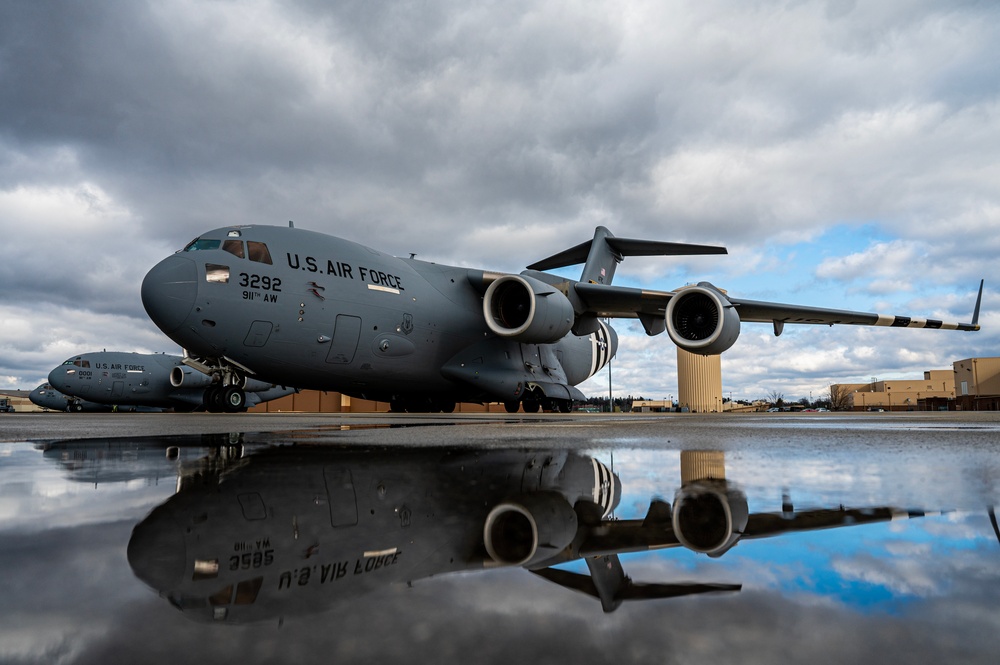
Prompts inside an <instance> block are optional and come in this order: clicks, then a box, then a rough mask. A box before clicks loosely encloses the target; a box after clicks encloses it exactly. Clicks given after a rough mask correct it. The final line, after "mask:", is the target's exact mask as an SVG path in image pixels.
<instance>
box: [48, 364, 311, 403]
mask: <svg viewBox="0 0 1000 665" xmlns="http://www.w3.org/2000/svg"><path fill="white" fill-rule="evenodd" d="M49 385H50V386H52V387H54V388H55V389H57V390H59V391H60V392H62V393H65V394H66V395H69V396H70V398H71V399H70V400H69V401H68V403H67V405H66V406H65V407H64V410H66V411H83V410H85V409H84V404H85V403H86V402H93V403H97V404H103V405H107V406H114V407H118V410H122V411H127V410H135V409H136V408H158V409H165V408H170V409H175V410H177V411H194V410H196V409H201V408H204V409H205V410H207V411H213V412H219V411H230V412H235V411H240V410H246V409H247V408H248V407H251V406H255V405H257V404H261V403H263V402H267V401H270V400H273V399H278V398H279V397H284V396H285V395H291V394H292V393H294V392H295V388H289V387H285V386H281V385H275V384H271V383H265V382H263V381H258V380H257V379H250V378H248V379H247V380H246V381H245V383H242V384H241V385H240V390H242V391H244V395H245V398H244V399H243V400H242V401H241V403H240V404H239V405H233V404H231V403H227V402H223V401H222V399H221V398H222V396H223V393H222V390H220V389H218V388H217V387H216V386H215V385H213V378H212V377H211V376H208V375H206V374H203V373H201V372H198V371H195V370H193V369H191V367H189V366H188V365H185V364H184V363H183V358H181V357H180V356H174V355H168V354H163V353H129V352H124V351H98V352H94V353H84V354H81V355H78V356H73V357H72V358H70V359H68V360H66V362H64V363H63V364H61V365H59V366H58V367H56V368H55V369H53V370H52V371H51V372H49Z"/></svg>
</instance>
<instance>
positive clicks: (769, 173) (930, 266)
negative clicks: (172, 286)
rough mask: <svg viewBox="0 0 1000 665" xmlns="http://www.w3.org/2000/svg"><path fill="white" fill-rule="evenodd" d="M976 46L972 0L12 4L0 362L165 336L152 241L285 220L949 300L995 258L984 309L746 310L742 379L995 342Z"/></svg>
mask: <svg viewBox="0 0 1000 665" xmlns="http://www.w3.org/2000/svg"><path fill="white" fill-rule="evenodd" d="M998 61H1000V5H997V4H996V3H992V2H974V1H962V0H949V1H948V2H943V1H942V2H935V1H931V0H898V1H897V0H880V1H879V2H854V1H853V0H828V1H818V0H816V1H811V0H802V1H798V2H796V1H791V0H789V1H770V0H757V1H745V0H741V1H739V2H737V1H735V0H702V1H700V2H680V1H673V0H655V1H650V2H632V1H628V0H626V1H618V2H587V1H573V0H567V1H564V2H547V3H539V2H534V1H532V2H519V1H516V0H511V1H505V2H496V3H493V2H486V3H482V2H481V3H468V2H455V1H453V0H440V1H437V0H425V1H422V2H395V3H372V2H352V1H348V0H344V1H341V2H336V3H330V2H323V1H318V0H298V1H296V0H283V1H280V2H279V1H268V0H258V1H252V0H243V1H241V2H226V1H217V2H194V1H193V0H161V1H158V2H142V1H137V0H120V1H115V0H108V1H105V2H100V3H82V2H75V1H70V0H67V1H63V2H59V1H48V0H34V1H32V2H6V3H2V4H0V90H2V94H0V388H33V387H34V386H35V385H37V384H39V383H41V382H42V381H44V380H45V377H46V375H47V374H48V372H49V370H50V369H52V368H53V367H54V366H56V365H58V364H60V363H61V362H62V361H63V360H65V359H66V358H68V357H70V356H72V355H74V354H76V353H80V352H86V351H95V350H100V349H104V348H106V349H109V350H121V351H140V352H156V351H165V352H170V353H177V352H179V351H180V349H179V348H178V347H177V346H176V345H175V344H174V343H173V342H171V341H170V340H168V339H167V338H166V337H164V336H163V335H162V333H160V332H159V330H158V329H157V328H156V327H155V326H154V325H153V324H152V323H151V322H150V321H149V320H148V318H147V317H146V315H145V312H144V311H143V309H142V305H141V302H140V299H139V284H140V283H141V280H142V278H143V276H144V275H145V273H146V271H147V270H148V269H149V268H150V267H152V266H153V265H154V264H155V263H156V262H157V261H158V260H160V259H161V258H163V257H164V256H166V255H167V254H169V253H171V252H173V251H174V250H176V249H179V248H181V247H182V246H183V245H184V244H185V243H186V242H188V241H189V240H191V239H192V238H193V237H195V236H197V235H198V234H200V233H202V232H204V231H207V230H209V229H212V228H217V227H219V226H224V225H228V224H237V223H239V224H247V223H255V224H279V225H285V224H287V222H288V220H294V221H295V224H296V226H297V227H299V228H304V229H310V230H315V231H321V232H326V233H331V234H334V235H340V236H343V237H346V238H348V239H351V240H356V241H359V242H362V243H364V244H368V245H372V246H375V247H377V248H379V249H381V250H383V251H387V252H389V253H392V254H396V255H403V256H405V255H407V254H408V253H410V252H416V253H417V254H418V256H419V257H420V258H423V259H426V260H432V261H437V262H440V263H452V264H457V265H465V266H472V267H479V268H488V269H492V270H505V271H511V272H516V271H519V270H521V269H523V268H524V266H526V265H527V264H529V263H531V262H532V261H534V260H537V259H539V258H542V257H545V256H547V255H549V254H552V253H555V252H557V251H559V250H562V249H565V248H566V247H569V246H572V245H575V244H578V243H580V242H582V241H584V240H587V239H589V238H590V237H591V236H592V234H593V228H594V226H595V225H598V224H602V225H605V226H607V227H608V228H610V229H611V231H612V232H613V233H614V234H615V235H617V236H620V237H628V238H646V239H657V240H672V241H685V242H698V243H710V244H723V245H726V246H727V247H728V248H729V255H728V256H715V257H702V258H698V259H682V258H648V259H628V260H626V262H625V263H623V264H622V266H621V267H620V268H619V270H618V273H617V276H616V283H622V284H626V285H633V286H643V287H649V288H661V289H670V288H676V287H678V286H681V285H683V284H685V283H689V282H696V281H700V280H705V279H707V280H710V281H712V282H713V283H715V284H716V285H718V286H720V287H722V288H725V289H727V290H728V291H729V292H730V293H732V294H733V295H734V296H736V297H744V298H752V299H764V300H775V301H779V302H792V303H799V304H815V305H820V306H826V307H837V308H848V309H855V310H862V311H875V312H882V313H887V314H902V315H914V316H926V317H932V318H941V319H945V320H953V321H968V320H969V319H970V317H971V314H972V307H973V304H974V301H975V289H976V287H977V286H978V283H979V279H981V278H983V277H985V278H986V280H987V288H986V293H985V294H984V301H983V310H984V313H983V316H982V319H981V323H982V324H983V327H984V330H983V331H982V332H980V333H958V332H947V331H923V330H890V329H877V330H875V329H862V328H848V327H842V328H832V329H831V328H827V327H819V328H809V329H804V328H799V329H797V330H786V332H785V334H784V335H782V336H781V337H780V338H774V337H773V335H772V333H771V330H770V326H761V325H753V324H751V325H744V326H743V334H742V336H741V337H740V340H739V341H738V342H737V344H736V345H735V346H734V347H733V348H732V349H731V350H730V351H729V352H728V353H727V354H726V355H725V356H724V357H723V365H722V367H723V388H724V392H726V393H729V392H732V395H733V397H734V398H736V399H740V398H746V399H752V398H757V397H763V396H765V395H766V394H767V393H769V392H771V391H772V390H775V391H779V392H782V393H784V394H785V396H786V397H795V398H797V397H801V396H806V395H807V394H808V393H809V392H810V391H812V393H813V394H814V396H819V395H820V394H822V393H826V392H828V387H829V385H830V384H831V383H838V382H853V381H867V380H869V379H870V378H871V377H872V376H878V377H879V378H894V377H918V376H920V375H921V374H922V372H923V371H925V370H928V369H945V368H950V367H951V363H952V361H954V360H959V359H962V358H968V357H975V356H994V355H1000V350H998V342H1000V333H998V332H997V328H998V324H1000V316H998V315H997V310H998V309H1000V297H998V296H997V290H996V289H997V277H996V276H995V272H994V271H991V268H993V267H995V265H996V257H997V255H998V250H1000V233H998V231H1000V159H998V157H1000V103H998V102H1000V97H998V93H1000V69H998V68H997V66H996V63H997V62H998ZM570 274H572V273H570ZM576 276H578V275H576ZM616 328H617V329H618V330H619V333H620V335H621V345H620V348H619V354H618V358H617V359H616V360H615V362H614V363H613V370H612V372H613V375H612V381H613V384H614V389H615V391H616V393H622V394H625V393H630V394H633V395H636V396H638V395H644V396H646V397H650V398H662V397H666V396H667V395H668V394H674V395H676V392H677V389H676V386H677V380H676V373H675V369H676V362H675V350H674V347H673V345H672V344H671V342H670V341H669V339H668V338H667V337H666V335H661V336H658V337H653V338H647V337H646V336H645V334H644V333H643V332H642V330H641V328H640V327H639V326H638V324H637V323H632V322H625V321H622V322H619V324H618V325H616ZM607 383H608V379H607V372H606V371H605V372H603V373H601V374H600V375H598V376H597V377H595V378H594V379H591V381H589V382H588V383H586V384H585V385H584V386H582V387H583V388H584V391H585V392H587V393H588V394H598V393H600V392H602V391H603V392H606V390H607ZM727 396H728V395H727Z"/></svg>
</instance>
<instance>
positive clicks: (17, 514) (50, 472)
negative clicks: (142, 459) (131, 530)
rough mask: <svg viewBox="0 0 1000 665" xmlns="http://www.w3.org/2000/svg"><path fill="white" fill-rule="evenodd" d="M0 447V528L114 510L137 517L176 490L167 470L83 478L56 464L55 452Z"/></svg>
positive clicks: (80, 520)
mask: <svg viewBox="0 0 1000 665" xmlns="http://www.w3.org/2000/svg"><path fill="white" fill-rule="evenodd" d="M0 449H2V451H3V473H2V474H0V528H3V529H5V530H8V529H9V530H28V531H30V530H36V529H52V528H57V527H67V526H74V525H80V524H87V523H100V522H103V521H105V520H106V519H107V516H108V515H113V514H119V515H135V516H141V515H143V514H145V512H148V511H149V510H150V509H151V508H152V507H153V506H155V505H156V504H158V503H159V502H161V501H163V500H164V499H166V498H167V497H168V496H170V495H171V494H173V493H174V491H175V489H176V483H177V476H176V474H174V475H170V473H169V470H168V469H165V470H164V472H163V473H162V474H160V475H158V476H153V477H148V478H134V477H133V478H130V479H128V480H126V481H119V482H114V481H109V482H103V481H101V482H87V481H86V478H85V477H82V476H80V475H71V474H73V470H74V466H73V465H64V464H62V463H60V460H61V458H60V456H59V455H46V456H44V457H43V454H42V452H41V451H39V450H36V449H34V448H32V447H30V444H26V443H12V444H0ZM160 455H161V456H162V453H160ZM101 462H102V460H90V465H91V466H93V468H94V469H95V470H96V469H98V468H99V467H100V464H101ZM104 463H105V464H108V463H110V462H106V461H104ZM71 477H72V480H70V478H71ZM95 477H99V476H95Z"/></svg>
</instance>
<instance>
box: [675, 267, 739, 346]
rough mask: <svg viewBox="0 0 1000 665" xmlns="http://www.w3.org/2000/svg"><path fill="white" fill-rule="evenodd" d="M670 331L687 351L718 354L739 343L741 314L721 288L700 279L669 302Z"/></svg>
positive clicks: (677, 342)
mask: <svg viewBox="0 0 1000 665" xmlns="http://www.w3.org/2000/svg"><path fill="white" fill-rule="evenodd" d="M667 334H668V335H670V339H671V340H672V341H673V343H674V344H676V345H677V346H679V347H680V348H682V349H684V350H685V351H689V352H691V353H700V354H702V355H705V356H711V355H717V354H720V353H722V352H723V351H725V350H727V349H728V348H729V347H731V346H732V345H733V344H735V343H736V338H737V337H739V336H740V317H739V315H738V314H737V313H736V309H735V308H734V307H733V305H732V303H730V302H729V300H728V299H727V298H726V296H724V295H723V294H722V292H721V291H719V289H717V288H715V287H714V286H712V285H711V284H709V283H708V282H700V283H699V284H698V285H697V286H689V287H687V288H684V289H681V290H680V291H678V293H677V295H675V296H674V297H673V298H671V299H670V302H668V303H667Z"/></svg>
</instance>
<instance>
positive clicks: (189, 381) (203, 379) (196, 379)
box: [170, 365, 213, 388]
mask: <svg viewBox="0 0 1000 665" xmlns="http://www.w3.org/2000/svg"><path fill="white" fill-rule="evenodd" d="M212 383H213V380H212V377H211V376H209V375H208V374H203V373H202V372H199V371H198V370H196V369H194V368H192V367H188V366H187V365H174V368H173V369H172V370H170V385H172V386H173V387H174V388H182V387H183V388H208V387H209V386H210V385H212Z"/></svg>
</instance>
